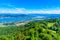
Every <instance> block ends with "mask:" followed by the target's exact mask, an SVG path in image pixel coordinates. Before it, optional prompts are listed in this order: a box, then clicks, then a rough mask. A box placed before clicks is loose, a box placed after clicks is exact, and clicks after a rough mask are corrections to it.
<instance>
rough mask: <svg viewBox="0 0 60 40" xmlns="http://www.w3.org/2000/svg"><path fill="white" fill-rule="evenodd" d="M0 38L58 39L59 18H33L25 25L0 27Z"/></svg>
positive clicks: (11, 39) (4, 39) (9, 39)
mask: <svg viewBox="0 0 60 40" xmlns="http://www.w3.org/2000/svg"><path fill="white" fill-rule="evenodd" d="M0 40H60V19H59V18H55V19H46V20H40V21H38V20H33V21H30V22H28V23H27V24H25V25H20V26H14V27H13V26H11V27H0Z"/></svg>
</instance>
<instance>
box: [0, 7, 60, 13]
mask: <svg viewBox="0 0 60 40" xmlns="http://www.w3.org/2000/svg"><path fill="white" fill-rule="evenodd" d="M0 13H14V14H19V13H20V14H36V13H37V14H60V9H51V10H49V9H48V10H42V9H40V10H27V9H25V8H15V9H0Z"/></svg>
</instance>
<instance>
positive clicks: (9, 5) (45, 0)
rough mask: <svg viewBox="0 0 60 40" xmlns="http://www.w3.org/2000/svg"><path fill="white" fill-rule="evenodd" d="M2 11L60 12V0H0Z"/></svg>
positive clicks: (0, 11) (0, 9)
mask: <svg viewBox="0 0 60 40" xmlns="http://www.w3.org/2000/svg"><path fill="white" fill-rule="evenodd" d="M0 13H49V14H54V13H56V14H58V13H60V0H0Z"/></svg>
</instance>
